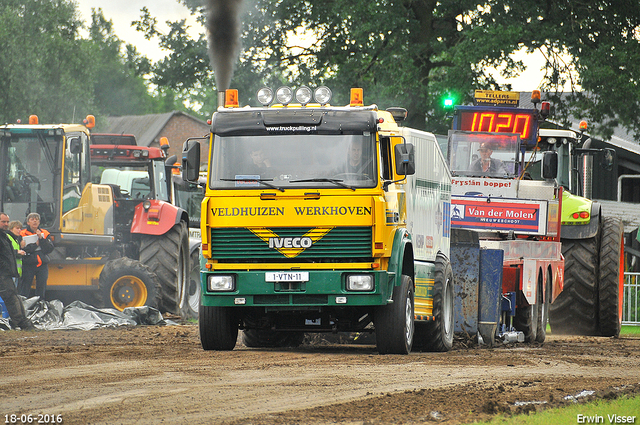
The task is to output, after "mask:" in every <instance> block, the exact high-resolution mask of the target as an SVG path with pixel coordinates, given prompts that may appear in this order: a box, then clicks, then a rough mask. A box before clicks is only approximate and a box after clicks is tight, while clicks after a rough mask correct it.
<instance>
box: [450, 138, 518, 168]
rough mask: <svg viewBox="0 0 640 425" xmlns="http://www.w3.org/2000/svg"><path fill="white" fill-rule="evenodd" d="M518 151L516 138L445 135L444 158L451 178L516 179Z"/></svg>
mask: <svg viewBox="0 0 640 425" xmlns="http://www.w3.org/2000/svg"><path fill="white" fill-rule="evenodd" d="M519 149H520V135H518V134H510V133H500V134H497V133H481V132H468V131H455V130H450V131H449V141H448V149H447V155H448V157H449V167H450V169H451V173H452V174H453V175H454V176H470V177H504V178H513V177H516V176H517V173H518V153H519Z"/></svg>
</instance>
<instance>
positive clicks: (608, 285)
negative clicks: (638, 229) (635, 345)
mask: <svg viewBox="0 0 640 425" xmlns="http://www.w3.org/2000/svg"><path fill="white" fill-rule="evenodd" d="M623 237H624V230H623V227H622V222H621V221H620V220H618V219H617V218H611V217H605V218H604V220H603V221H602V239H601V242H600V273H599V278H600V279H599V285H598V304H599V305H598V313H599V318H598V320H599V323H598V325H599V331H600V335H602V336H615V337H618V336H619V335H620V325H621V323H622V302H623V300H622V298H623V296H624V241H623Z"/></svg>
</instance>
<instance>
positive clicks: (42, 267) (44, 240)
mask: <svg viewBox="0 0 640 425" xmlns="http://www.w3.org/2000/svg"><path fill="white" fill-rule="evenodd" d="M20 235H21V236H22V239H23V240H24V241H25V244H26V245H25V247H24V251H25V253H26V254H27V255H25V256H24V258H23V259H22V280H21V282H20V287H19V288H18V292H19V293H20V295H22V296H24V297H29V296H30V290H31V283H32V282H33V278H34V277H35V278H36V292H35V295H37V296H39V297H40V299H41V300H43V301H44V294H45V291H46V289H47V279H49V266H48V264H49V256H48V254H50V253H51V252H52V251H53V241H52V240H51V239H52V238H51V235H50V234H49V232H48V231H46V230H44V229H41V228H40V214H38V213H31V214H29V215H28V216H27V226H26V227H25V228H24V229H22V231H21V232H20Z"/></svg>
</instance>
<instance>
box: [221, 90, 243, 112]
mask: <svg viewBox="0 0 640 425" xmlns="http://www.w3.org/2000/svg"><path fill="white" fill-rule="evenodd" d="M224 107H225V108H239V107H240V104H239V102H238V90H237V89H226V90H225V91H224Z"/></svg>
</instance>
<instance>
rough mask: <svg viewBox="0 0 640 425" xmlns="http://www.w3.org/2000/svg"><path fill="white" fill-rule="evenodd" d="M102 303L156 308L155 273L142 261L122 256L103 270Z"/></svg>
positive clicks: (101, 283)
mask: <svg viewBox="0 0 640 425" xmlns="http://www.w3.org/2000/svg"><path fill="white" fill-rule="evenodd" d="M99 282H100V291H99V295H98V297H99V298H100V303H99V305H102V306H104V307H113V308H115V309H116V310H120V311H123V310H124V309H125V308H127V307H142V306H145V305H146V306H150V307H157V306H158V301H159V292H158V289H159V284H158V278H157V276H156V274H155V273H154V272H153V271H151V269H150V268H149V267H148V266H146V265H145V264H142V263H141V262H139V261H135V260H132V259H130V258H127V257H121V258H118V259H116V260H112V261H109V262H108V263H107V264H105V266H104V268H103V269H102V272H101V273H100V278H99Z"/></svg>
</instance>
